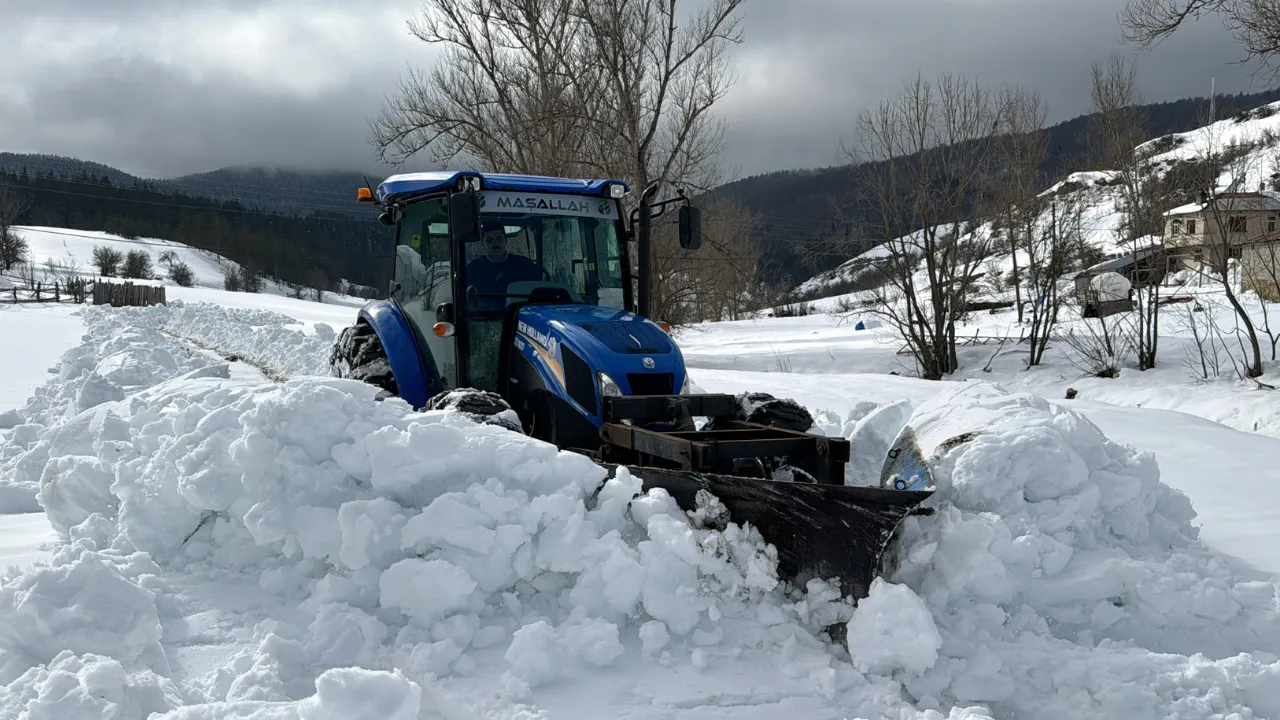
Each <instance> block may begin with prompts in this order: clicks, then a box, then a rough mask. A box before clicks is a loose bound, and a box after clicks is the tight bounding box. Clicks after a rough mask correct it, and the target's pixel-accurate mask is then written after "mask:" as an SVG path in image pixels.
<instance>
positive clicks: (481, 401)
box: [427, 388, 524, 435]
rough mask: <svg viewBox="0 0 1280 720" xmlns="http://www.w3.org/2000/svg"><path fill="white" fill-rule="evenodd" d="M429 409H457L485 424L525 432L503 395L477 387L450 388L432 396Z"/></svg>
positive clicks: (428, 405) (428, 404)
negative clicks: (477, 388)
mask: <svg viewBox="0 0 1280 720" xmlns="http://www.w3.org/2000/svg"><path fill="white" fill-rule="evenodd" d="M427 409H428V410H456V411H457V412H460V413H462V414H463V415H466V416H467V417H469V418H471V419H472V420H474V421H476V422H478V423H483V424H485V425H497V426H499V427H504V428H506V429H508V430H511V431H512V432H518V433H520V434H522V435H523V434H524V427H523V426H521V424H520V418H519V417H518V416H517V415H516V412H515V410H513V409H512V407H511V405H509V404H507V401H506V400H503V399H502V396H501V395H499V394H497V393H493V392H488V391H486V390H476V389H475V388H458V389H457V390H449V391H448V392H442V393H440V394H439V395H436V396H435V397H433V398H431V400H430V402H428V403H427Z"/></svg>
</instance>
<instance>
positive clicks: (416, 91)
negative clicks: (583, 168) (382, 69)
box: [372, 0, 600, 175]
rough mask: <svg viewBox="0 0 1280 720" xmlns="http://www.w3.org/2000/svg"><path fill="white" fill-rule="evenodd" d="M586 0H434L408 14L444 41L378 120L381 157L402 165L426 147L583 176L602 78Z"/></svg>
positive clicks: (415, 29) (432, 39)
mask: <svg viewBox="0 0 1280 720" xmlns="http://www.w3.org/2000/svg"><path fill="white" fill-rule="evenodd" d="M580 1H581V0H430V1H429V2H428V3H426V6H425V7H424V8H423V9H422V10H421V12H420V14H419V15H418V16H416V17H415V18H413V19H412V20H410V21H409V23H408V25H409V31H410V32H411V33H412V34H413V35H414V36H415V37H417V38H418V39H420V40H422V41H424V42H426V43H429V44H433V45H439V46H441V47H442V50H443V54H442V56H441V58H440V60H439V62H438V63H437V64H436V65H435V66H434V67H433V68H432V69H431V70H430V72H428V73H425V74H423V73H421V72H418V71H412V70H411V71H410V73H409V75H408V77H407V78H406V79H405V80H404V81H403V82H402V83H401V86H400V89H399V92H398V93H397V94H396V95H395V96H394V97H393V98H391V99H390V100H389V101H388V102H387V104H386V105H384V107H383V110H382V113H381V115H380V116H379V117H378V118H377V120H375V121H374V123H373V136H372V143H373V146H374V148H375V151H376V153H377V155H378V157H379V158H380V159H382V160H384V161H390V162H395V163H401V162H403V161H404V160H407V159H409V158H410V157H413V156H414V155H416V154H418V153H419V152H422V151H427V152H429V153H430V154H431V155H432V157H433V159H434V160H435V161H437V162H441V163H445V164H448V163H450V162H453V161H454V160H457V159H459V158H463V159H465V160H468V161H470V162H473V163H476V164H478V165H480V166H481V167H480V169H485V170H491V171H505V172H524V173H545V174H555V175H574V174H578V172H577V171H578V170H579V169H580V167H579V165H578V161H580V160H581V158H582V157H583V153H584V151H587V150H588V148H587V147H584V146H585V145H587V140H588V138H589V136H590V135H591V133H592V132H593V130H594V123H595V118H594V117H593V116H592V115H591V113H590V111H591V110H592V108H591V103H592V99H591V98H589V97H581V96H579V95H578V94H577V93H578V92H579V91H580V90H582V89H584V88H594V87H598V85H599V82H600V80H599V69H598V67H596V66H595V63H593V62H592V61H591V59H590V58H588V57H587V56H586V55H585V52H584V50H585V47H586V44H587V43H586V42H585V41H584V39H583V37H582V35H583V32H584V26H583V22H582V20H581V18H580V15H581V13H580V12H578V5H579V4H580Z"/></svg>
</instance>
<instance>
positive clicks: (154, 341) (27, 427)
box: [0, 307, 211, 513]
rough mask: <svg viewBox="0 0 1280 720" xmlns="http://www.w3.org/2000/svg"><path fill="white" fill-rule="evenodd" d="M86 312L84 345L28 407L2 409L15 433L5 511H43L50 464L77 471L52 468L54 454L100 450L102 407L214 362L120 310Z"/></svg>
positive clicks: (3, 478)
mask: <svg viewBox="0 0 1280 720" xmlns="http://www.w3.org/2000/svg"><path fill="white" fill-rule="evenodd" d="M81 312H82V313H83V314H84V316H85V320H86V323H85V327H86V334H85V335H84V337H83V342H82V343H81V344H80V345H79V346H77V347H74V348H72V349H71V350H68V351H67V352H65V353H63V356H62V361H61V364H60V366H59V367H57V368H51V369H50V370H51V373H52V374H51V377H50V379H49V380H48V381H47V382H45V384H44V385H42V386H41V387H40V388H38V389H37V390H36V392H35V394H34V395H32V397H31V398H30V399H29V400H28V401H27V403H26V405H25V406H24V407H23V408H19V409H14V410H8V411H6V412H4V413H3V414H0V428H3V429H11V430H12V432H10V433H9V434H8V437H7V438H6V439H5V442H4V443H3V444H0V513H14V512H33V511H38V510H40V506H39V505H38V504H37V503H36V494H37V491H38V488H39V486H40V478H41V476H42V474H43V473H45V472H46V467H48V470H47V471H48V472H49V473H51V475H63V474H65V473H67V472H68V471H71V470H72V468H70V467H69V466H67V465H66V464H65V463H62V462H60V463H55V464H54V465H52V466H47V463H48V462H49V459H50V458H56V457H71V458H83V457H93V456H95V455H96V454H97V452H98V448H97V447H96V446H95V444H94V443H95V442H96V441H95V434H98V433H101V432H103V431H104V430H103V428H101V427H99V425H100V424H101V423H102V422H103V421H104V419H105V418H104V416H102V415H101V414H100V413H98V412H97V411H96V410H95V408H100V407H101V406H102V404H103V403H107V402H112V401H118V400H121V399H123V398H124V397H125V394H126V392H129V391H132V390H136V389H139V388H145V387H148V386H150V385H152V384H154V383H158V382H162V381H165V380H168V379H171V378H175V377H179V376H182V375H184V374H191V373H195V374H199V373H200V372H201V369H202V368H206V367H208V366H209V364H210V362H211V361H210V360H209V359H208V358H206V357H203V356H201V355H198V354H196V353H194V352H192V351H191V350H189V349H187V348H184V347H183V346H181V345H180V344H179V343H178V342H176V341H175V340H173V339H172V338H170V337H168V336H166V335H165V334H164V333H161V332H160V331H158V330H156V329H154V328H151V327H147V326H145V325H137V324H133V323H131V322H129V321H128V319H127V318H126V317H125V316H123V315H121V314H119V313H115V312H111V311H110V310H105V309H102V308H95V307H90V308H86V309H84V310H83V311H81ZM94 427H97V430H96V431H91V430H90V429H91V428H94ZM80 469H85V468H84V467H81V468H80ZM98 471H99V472H101V469H100V468H99V470H98ZM89 472H90V473H92V471H89ZM67 482H76V481H75V480H74V479H70V480H67ZM91 485H92V483H91Z"/></svg>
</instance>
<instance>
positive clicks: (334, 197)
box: [159, 167, 385, 215]
mask: <svg viewBox="0 0 1280 720" xmlns="http://www.w3.org/2000/svg"><path fill="white" fill-rule="evenodd" d="M383 174H385V173H383ZM368 178H369V182H370V183H371V184H373V186H374V187H377V185H378V183H379V182H380V181H381V180H382V177H381V176H379V175H376V174H373V173H369V174H368ZM364 184H365V176H364V174H362V173H359V172H349V171H341V170H330V171H322V172H299V171H295V170H279V169H274V168H260V167H227V168H222V169H221V170H214V171H212V172H205V173H197V174H194V175H183V176H182V177H177V178H173V179H171V180H162V181H160V182H159V186H160V187H161V188H166V187H167V188H173V189H175V190H179V191H181V192H183V193H186V194H188V195H200V196H202V197H208V198H212V199H215V200H227V201H235V202H239V203H241V204H243V205H246V206H251V207H254V208H256V209H260V210H266V211H269V212H280V213H290V214H300V215H306V214H307V213H308V212H310V211H312V210H319V211H323V212H339V213H344V214H350V213H352V212H359V210H357V209H356V208H357V207H358V206H356V205H355V201H356V189H357V188H359V187H361V186H363V185H364Z"/></svg>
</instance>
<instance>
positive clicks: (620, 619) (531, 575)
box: [0, 301, 1280, 720]
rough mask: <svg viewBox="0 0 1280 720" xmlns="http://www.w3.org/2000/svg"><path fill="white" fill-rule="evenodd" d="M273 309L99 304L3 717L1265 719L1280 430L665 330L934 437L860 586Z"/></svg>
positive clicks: (15, 492)
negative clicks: (819, 577)
mask: <svg viewBox="0 0 1280 720" xmlns="http://www.w3.org/2000/svg"><path fill="white" fill-rule="evenodd" d="M287 310H288V308H283V307H278V308H274V309H272V310H263V309H252V308H244V307H238V308H235V307H223V306H218V305H214V304H208V303H201V302H187V301H180V302H177V303H173V304H172V305H171V306H170V307H159V308H128V309H109V308H84V310H83V320H84V328H83V330H82V331H81V332H83V333H84V334H85V336H86V337H85V340H84V341H83V342H82V343H81V344H79V345H77V346H75V347H73V348H71V349H69V350H68V351H67V352H65V354H64V355H63V356H62V361H61V364H60V366H59V370H58V372H57V373H56V374H54V375H50V376H48V381H47V383H46V384H45V385H43V386H42V387H40V388H38V389H36V390H35V391H34V392H33V393H32V394H31V399H30V400H29V401H28V402H27V403H26V404H25V405H23V406H22V407H21V408H20V409H19V412H20V413H21V417H20V419H21V420H22V423H21V424H18V425H17V426H16V427H15V428H14V429H13V430H12V431H10V433H11V435H10V437H7V438H6V439H5V440H3V443H4V444H3V445H0V485H3V486H5V487H6V488H7V492H9V493H10V494H11V497H14V498H27V500H26V502H31V503H36V504H37V508H38V509H43V510H44V513H43V514H44V516H46V517H47V518H48V520H49V524H50V527H51V528H52V529H53V531H54V532H55V533H56V536H57V538H58V541H57V543H56V546H55V548H54V549H53V550H52V551H51V552H50V553H48V554H47V555H45V556H44V559H43V560H39V561H36V562H29V561H24V564H23V566H22V567H21V568H18V569H15V570H11V571H10V572H9V573H8V574H7V575H5V576H4V578H3V580H2V581H0V716H5V717H19V718H41V717H57V718H66V719H68V720H78V719H79V718H90V717H92V718H100V717H118V718H146V717H148V713H156V714H155V715H152V716H151V718H152V720H158V719H160V718H163V719H165V720H176V719H177V718H185V719H188V720H195V719H205V718H228V717H230V718H240V719H242V720H249V719H253V720H268V719H270V720H276V719H282V718H290V719H297V720H304V719H314V718H330V717H332V718H337V717H342V718H365V717H368V718H374V717H377V718H406V719H407V718H416V719H419V720H420V719H421V718H448V719H449V720H453V719H454V718H468V719H472V718H529V719H532V718H577V717H618V716H630V717H636V718H640V717H644V718H650V719H654V720H666V719H672V720H674V719H676V718H679V719H681V720H690V719H696V718H728V717H733V718H735V720H757V719H763V718H776V717H785V716H795V717H806V718H819V719H824V718H828V719H833V720H834V719H835V718H854V717H862V718H879V717H890V718H929V719H930V720H938V719H940V718H955V719H958V718H973V719H977V718H997V717H1044V718H1075V717H1098V716H1104V717H1136V718H1142V717H1150V718H1162V717H1169V716H1176V717H1181V718H1227V717H1239V718H1246V717H1271V716H1276V715H1277V714H1278V713H1280V691H1277V690H1276V688H1278V687H1280V660H1277V657H1276V654H1275V653H1276V650H1277V648H1280V598H1278V596H1277V584H1276V581H1275V579H1274V578H1273V577H1269V576H1268V572H1277V571H1280V568H1277V567H1276V566H1275V562H1274V559H1270V560H1269V564H1268V558H1267V557H1266V554H1267V552H1268V551H1267V548H1273V547H1275V538H1274V534H1275V533H1276V530H1275V529H1274V528H1275V527H1276V523H1275V518H1274V515H1273V514H1271V515H1269V514H1268V513H1270V512H1272V511H1270V510H1268V509H1266V508H1261V509H1260V508H1259V506H1262V505H1267V504H1268V503H1267V502H1265V501H1264V500H1263V498H1274V497H1275V496H1276V493H1275V492H1274V491H1273V490H1271V487H1274V486H1275V483H1274V481H1273V480H1271V479H1270V478H1271V477H1272V476H1268V475H1267V474H1266V473H1267V472H1270V471H1267V470H1265V469H1262V468H1266V467H1268V466H1267V464H1266V463H1267V461H1266V458H1268V457H1274V453H1275V450H1276V445H1275V444H1276V443H1280V440H1276V439H1274V438H1272V437H1268V436H1266V435H1263V434H1256V433H1246V432H1241V431H1239V430H1232V429H1229V428H1227V427H1225V426H1223V425H1219V424H1217V423H1213V422H1210V421H1208V420H1203V419H1199V418H1193V417H1190V416H1187V415H1184V414H1181V413H1176V412H1171V411H1164V410H1150V409H1147V408H1136V407H1129V408H1122V407H1117V406H1115V405H1107V404H1105V403H1103V402H1099V401H1098V400H1099V399H1098V398H1095V397H1092V395H1093V390H1092V389H1090V388H1085V389H1084V390H1083V391H1082V395H1084V396H1086V397H1085V398H1082V399H1081V400H1079V401H1065V400H1058V401H1054V402H1050V401H1048V400H1046V399H1044V397H1041V396H1038V395H1037V394H1035V393H1032V392H1027V391H1026V390H1027V388H1025V387H1020V386H1018V384H1016V383H1005V382H1003V380H1004V378H1005V377H1006V376H1007V375H1008V373H1004V374H993V375H992V377H996V378H998V379H1001V381H1002V382H1000V383H991V382H984V381H950V382H926V381H921V380H917V379H914V378H911V377H906V376H896V377H895V376H891V375H886V374H884V372H885V370H884V369H883V368H882V367H881V366H880V364H881V363H882V361H884V360H885V359H886V358H887V357H892V356H893V352H894V348H893V346H892V345H889V346H887V347H886V346H884V345H883V344H881V345H877V344H876V342H875V341H874V339H863V338H866V337H868V336H867V335H866V333H867V331H854V330H852V329H851V328H848V327H844V326H833V325H832V324H830V318H824V317H822V316H817V317H811V318H789V319H772V320H768V321H760V323H762V324H761V325H756V326H752V325H751V324H750V323H747V324H744V325H734V324H724V325H723V326H717V327H711V328H705V330H706V332H705V334H703V335H702V337H703V338H704V340H703V341H702V342H689V341H691V340H692V338H693V335H695V333H690V334H689V336H687V337H682V343H686V342H687V343H688V346H689V348H690V349H689V351H687V352H686V358H688V360H689V362H690V364H691V365H692V366H693V367H694V368H695V369H694V371H693V375H694V380H695V382H696V384H697V385H698V387H699V388H700V389H702V390H706V391H717V390H724V389H729V388H733V389H743V390H745V389H752V390H765V391H773V392H775V393H776V394H779V395H784V396H788V397H796V398H797V399H798V400H799V401H801V402H802V403H804V404H806V405H808V406H809V407H810V408H811V409H812V410H813V411H814V412H815V416H816V417H817V419H818V425H819V427H818V428H817V431H819V432H825V433H828V434H840V435H843V436H846V437H851V438H853V440H854V452H855V454H857V453H859V452H866V454H867V455H868V456H869V457H877V456H878V454H879V452H880V451H879V450H878V448H880V447H882V446H883V445H885V444H886V443H887V440H885V438H889V437H892V436H894V435H896V431H897V430H898V429H899V428H900V427H901V425H902V424H903V423H907V422H909V423H910V424H911V425H912V426H913V427H914V428H915V430H916V432H917V434H918V435H919V437H920V439H921V442H922V446H923V447H924V449H925V451H926V453H930V454H932V458H933V459H932V461H931V464H932V465H933V468H934V472H935V476H936V480H937V482H938V492H937V494H936V495H935V496H934V498H933V499H931V500H930V501H929V503H928V504H929V505H930V506H931V507H933V508H934V509H935V510H936V513H935V514H934V515H931V516H919V517H912V518H909V519H908V521H907V522H906V523H905V525H904V528H903V533H902V536H901V538H900V541H899V543H898V545H897V546H895V549H894V552H895V557H896V558H897V564H896V569H895V570H893V571H892V572H890V573H889V574H887V575H886V576H885V577H884V578H883V579H882V580H880V581H877V583H876V584H875V586H874V588H873V589H872V591H871V594H870V596H869V597H868V598H866V599H864V600H863V601H862V602H861V603H860V604H859V605H858V607H857V608H856V609H855V608H854V607H853V606H852V605H851V604H850V603H849V602H847V601H846V600H844V599H842V598H841V596H840V594H839V592H838V591H836V590H835V589H833V588H832V586H830V585H829V584H827V583H823V582H821V581H814V582H812V583H810V584H809V585H808V586H806V587H803V588H794V587H789V586H787V585H786V584H785V583H781V582H779V579H778V578H777V576H776V559H775V557H774V555H773V553H772V550H771V548H770V546H769V545H768V544H766V543H764V542H763V541H762V539H761V538H760V537H759V536H758V534H756V533H755V531H754V530H751V529H749V528H743V527H740V526H738V525H735V524H730V525H729V526H728V527H727V528H726V529H725V530H723V531H720V530H714V529H710V528H705V527H702V526H701V525H700V523H699V522H698V521H697V519H696V517H691V516H690V515H689V514H686V513H683V512H681V511H679V510H678V508H676V507H675V505H674V503H673V501H672V500H671V499H670V498H669V497H666V496H665V494H664V493H661V492H651V493H642V492H641V488H640V485H639V481H638V480H637V479H636V478H634V477H632V476H630V475H629V474H628V473H626V472H625V471H620V472H618V473H617V474H615V475H610V474H609V473H607V472H606V471H605V470H604V469H603V468H600V467H599V466H596V465H595V464H593V463H592V462H590V461H589V460H588V459H587V458H585V457H582V456H580V455H577V454H574V453H569V452H560V451H557V450H556V449H555V448H553V447H550V446H546V445H544V444H542V443H539V442H537V441H534V440H532V439H529V438H527V437H524V436H523V435H518V434H516V433H513V432H511V431H509V430H506V429H504V428H502V427H499V426H494V425H483V424H477V423H474V422H472V421H471V420H469V419H467V418H466V417H464V416H462V415H460V414H459V413H457V412H451V411H430V412H421V413H419V412H414V411H412V410H411V409H410V408H409V407H408V406H407V405H406V404H405V403H403V402H402V401H399V400H387V401H382V402H378V401H375V400H374V396H375V395H376V389H375V388H372V387H371V386H367V385H364V384H360V383H355V382H352V381H346V380H338V379H334V378H328V377H323V376H322V375H323V373H322V372H321V371H322V369H323V362H322V360H323V359H327V352H326V353H321V355H320V358H317V355H316V353H317V351H318V350H320V349H322V348H323V349H326V350H327V344H328V341H327V340H326V338H329V339H331V338H332V335H331V334H330V333H331V331H332V330H334V329H336V327H337V325H338V323H336V322H335V324H334V325H326V326H324V327H321V328H317V327H315V322H316V320H315V318H314V317H310V316H305V312H304V318H298V317H297V316H290V315H288V314H287ZM824 322H826V323H828V324H827V325H823V324H822V323H824ZM751 327H755V328H756V331H757V333H759V334H760V336H759V337H757V339H756V344H755V345H754V346H752V345H751V340H750V338H749V337H747V336H748V335H749V333H750V332H751V329H750V328H751ZM326 328H327V329H326ZM760 328H766V329H767V332H765V331H761V330H760ZM854 333H862V335H856V336H853V334H854ZM815 334H816V336H817V337H816V339H813V340H809V341H808V342H800V340H801V339H803V338H805V337H806V336H807V337H810V338H813V337H815ZM771 335H772V339H771ZM850 336H853V339H849V338H850ZM841 337H844V338H846V340H841ZM774 341H776V342H774ZM846 341H847V342H846ZM771 343H772V344H773V347H772V348H770V347H769V345H770V344H771ZM824 343H825V344H826V345H828V346H830V347H832V349H833V353H834V354H836V356H837V358H840V359H830V358H828V359H827V360H822V359H821V358H822V357H823V353H822V351H821V346H822V345H823V344H824ZM842 343H844V344H842ZM721 346H727V347H721ZM779 350H781V351H782V352H779ZM228 357H235V358H236V360H234V361H229V360H227V359H226V358H228ZM735 357H736V358H737V360H736V362H735V361H734V359H733V358H735ZM779 358H787V359H788V360H789V362H790V363H791V364H792V365H793V368H792V369H793V371H792V372H764V371H765V370H768V369H769V368H768V366H767V362H768V361H769V359H772V360H773V361H774V362H778V361H779ZM246 366H252V367H253V368H256V369H257V371H258V372H257V373H256V374H255V373H254V372H250V371H249V370H248V369H246ZM859 367H866V368H867V369H868V370H872V369H875V370H876V372H864V373H858V372H856V370H857V368H859ZM735 368H737V369H735ZM796 369H800V370H801V372H795V371H794V370H796ZM813 370H820V371H821V372H811V371H813ZM959 380H962V379H959ZM1214 391H1215V392H1222V393H1224V394H1225V393H1227V390H1226V389H1225V388H1216V389H1214ZM1235 392H1236V394H1237V395H1238V394H1239V390H1236V391H1235ZM958 436H959V437H965V438H967V441H964V442H953V441H952V440H953V439H954V438H956V437H958ZM1190 438H1196V439H1197V442H1198V443H1199V444H1197V442H1190V441H1189V439H1190ZM1117 440H1119V441H1122V442H1133V443H1134V445H1135V446H1129V445H1125V444H1121V442H1117ZM1143 447H1154V448H1156V449H1157V450H1156V452H1155V453H1152V452H1150V451H1147V450H1143V449H1139V448H1143ZM1205 447H1210V448H1214V449H1215V452H1214V454H1212V455H1208V454H1206V453H1205V452H1203V448H1205ZM1224 455H1226V456H1230V457H1229V458H1224V457H1223V456H1224ZM868 467H870V466H868ZM1224 476H1226V477H1237V478H1239V479H1238V480H1237V481H1236V482H1233V483H1222V482H1221V481H1220V478H1222V477H1224ZM1175 488H1176V489H1175ZM1180 490H1181V491H1180ZM1271 504H1274V503H1271ZM1197 513H1200V516H1198V515H1197ZM24 517H25V516H24ZM1201 525H1203V528H1202V527H1201ZM1268 537H1270V538H1272V539H1271V540H1267V538H1268ZM1251 542H1252V544H1253V546H1254V547H1253V550H1252V552H1250V547H1249V545H1250V543H1251ZM1233 555H1238V557H1233ZM833 625H834V626H838V625H843V626H844V629H845V632H846V634H847V637H848V638H849V639H850V647H851V648H852V653H847V652H846V651H845V650H843V649H842V648H841V647H840V646H837V645H833V644H831V642H830V640H829V638H828V635H827V628H829V627H830V626H833ZM1232 713H1235V715H1232Z"/></svg>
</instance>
